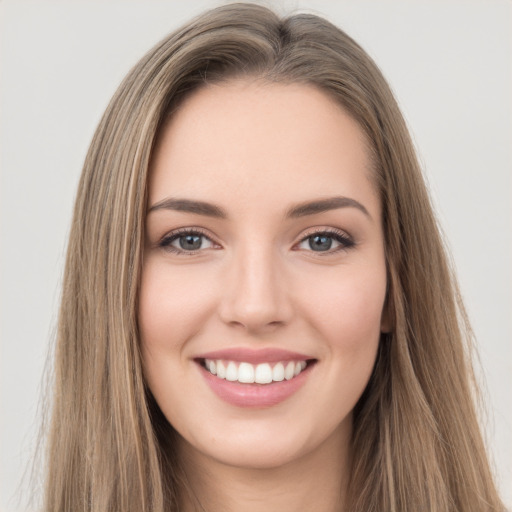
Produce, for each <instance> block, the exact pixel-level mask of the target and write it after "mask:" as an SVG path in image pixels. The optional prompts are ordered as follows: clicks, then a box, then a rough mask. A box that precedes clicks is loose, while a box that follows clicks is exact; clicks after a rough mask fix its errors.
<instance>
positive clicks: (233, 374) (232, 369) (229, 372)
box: [226, 361, 238, 382]
mask: <svg viewBox="0 0 512 512" xmlns="http://www.w3.org/2000/svg"><path fill="white" fill-rule="evenodd" d="M226 380H229V381H231V382H235V380H238V368H237V367H236V364H235V363H233V361H231V362H230V363H229V364H228V367H227V368H226Z"/></svg>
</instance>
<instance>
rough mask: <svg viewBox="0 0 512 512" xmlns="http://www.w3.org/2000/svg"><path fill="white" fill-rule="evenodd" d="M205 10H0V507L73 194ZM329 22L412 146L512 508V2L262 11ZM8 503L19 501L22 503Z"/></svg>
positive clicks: (29, 415)
mask: <svg viewBox="0 0 512 512" xmlns="http://www.w3.org/2000/svg"><path fill="white" fill-rule="evenodd" d="M218 4H219V2H217V1H215V2H213V1H211V0H210V1H208V0H203V1H195V2H184V1H167V2H162V1H151V0H145V1H127V0H122V1H103V2H100V1H92V0H87V1H81V0H75V1H73V2H68V1H65V0H62V1H58V2H56V1H48V0H38V1H32V2H26V1H23V0H11V1H6V0H4V1H2V2H0V45H1V46H0V48H1V49H0V58H1V61H0V66H1V68H0V70H1V81H0V86H1V90H0V115H1V125H0V144H1V146H0V147H1V153H0V155H1V156H0V158H1V160H0V165H1V183H0V192H1V210H0V214H1V217H0V221H1V225H0V227H1V233H0V235H1V238H0V243H1V257H2V260H1V274H0V280H1V281H0V282H1V324H0V325H1V345H0V408H1V409H0V421H1V430H0V443H1V444H0V449H1V452H0V464H1V467H0V483H1V488H0V510H1V511H3V512H14V511H18V510H22V509H23V510H25V508H23V506H22V503H23V500H24V499H26V498H27V496H28V495H29V489H28V487H27V484H26V483H21V484H20V481H22V480H21V477H22V475H23V471H24V469H25V468H26V467H27V465H29V463H30V461H31V460H32V457H33V448H34V443H35V438H36V433H37V428H38V421H39V420H38V416H37V404H38V401H39V393H40V389H41V379H42V371H43V366H44V362H45V358H46V354H47V351H48V346H49V341H50V339H51V337H52V332H53V329H54V326H55V321H56V310H57V306H58V297H59V285H60V279H61V273H62V267H63V259H64V252H65V246H66V237H67V233H68V227H69V223H70V218H71V210H72V205H73V198H74V194H75V188H76V185H77V181H78V177H79V174H80V170H81V165H82V162H83V159H84V156H85V153H86V150H87V147H88V144H89V142H90V140H91V137H92V134H93V131H94V129H95V126H96V124H97V123H98V121H99V118H100V116H101V114H102V112H103V110H104V108H105V107H106V105H107V102H108V101H109V99H110V97H111V95H112V94H113V92H114V90H115V89H116V87H117V85H118V84H119V82H120V80H121V79H122V77H123V76H124V75H125V74H126V72H127V71H128V70H129V69H130V67H131V66H132V65H133V64H134V63H135V62H136V61H137V60H138V59H139V58H140V57H141V56H142V55H143V54H144V53H145V52H146V51H147V50H148V49H149V48H150V47H151V46H152V45H153V44H155V43H156V42H157V41H158V40H159V39H161V38H162V37H163V36H165V35H166V34H167V33H168V32H170V31H172V30H174V29H175V28H176V27H177V26H179V25H180V24H181V23H183V22H184V21H186V20H187V19H189V18H190V17H191V16H192V15H195V14H197V13H199V12H200V11H202V10H204V9H205V8H207V7H211V6H213V5H218ZM266 4H267V5H271V6H275V7H276V8H277V9H278V10H279V11H280V12H281V13H289V12H291V11H294V10H296V9H298V8H301V9H306V10H309V11H313V12H317V13H320V14H324V15H326V16H327V17H328V18H329V19H330V20H331V21H333V22H334V23H335V24H337V25H338V26H340V27H341V28H343V29H344V30H346V31H347V32H348V33H349V34H350V35H352V36H353V37H354V38H355V39H356V40H357V41H358V42H359V43H360V44H362V46H363V47H364V48H365V49H366V50H367V51H368V52H369V53H370V54H371V55H372V56H373V57H374V58H375V60H376V61H377V63H378V64H379V66H380V67H381V69H382V70H383V72H384V74H385V76H386V77H387V78H388V80H389V82H390V83H391V86H392V88H393V89H394V91H395V93H396V95H397V97H398V100H399V103H400V105H401V107H402V109H403V112H404V114H405V116H406V119H407V121H408V123H409V125H410V128H411V132H412V134H413V136H414V140H415V142H416V145H417V148H418V152H419V155H420V158H421V162H422V164H423V166H424V169H425V173H426V176H427V179H428V182H429V186H430V188H431V191H432V195H433V198H434V203H435V205H436V208H437V212H438V215H439V217H440V220H441V223H442V225H443V227H444V230H445V234H446V238H447V240H448V244H449V246H450V248H451V251H452V254H453V258H454V261H455V264H456V267H457V269H458V275H459V278H460V283H461V287H462V291H463V295H464V298H465V301H466V305H467V307H468V310H469V314H470V316H471V319H472V321H473V325H474V328H475V332H476V335H477V338H478V343H479V352H480V360H481V369H480V370H479V378H480V379H481V380H482V382H484V381H485V386H484V397H485V398H486V404H487V410H488V416H487V419H484V420H483V423H484V425H485V429H486V430H485V432H486V437H487V439H488V443H489V448H490V451H491V454H492V457H493V460H494V461H495V465H496V473H497V477H498V481H499V484H500V488H501V491H502V494H503V496H504V499H505V501H506V503H507V505H508V506H511V505H512V353H511V340H512V336H511V335H512V324H511V316H512V315H511V313H512V276H511V270H512V265H511V263H512V257H511V256H512V215H511V213H512V212H511V206H510V205H511V199H512V194H511V190H512V183H511V181H512V180H511V175H512V172H511V171H512V98H511V91H512V30H511V28H512V27H511V20H512V3H511V2H510V1H509V0H481V1H468V0H464V1H462V0H460V1H453V0H448V1H447V0H444V1H440V0H439V1H435V0H428V1H427V0H425V1H420V0H405V1H395V0H393V1H391V0H375V1H373V2H372V1H368V0H359V1H358V2H355V1H336V2H335V1H323V2H322V1H316V0H310V1H304V2H303V1H299V0H296V1H288V0H283V1H276V2H271V1H268V2H266ZM20 498H21V502H20Z"/></svg>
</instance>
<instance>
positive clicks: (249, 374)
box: [238, 363, 254, 384]
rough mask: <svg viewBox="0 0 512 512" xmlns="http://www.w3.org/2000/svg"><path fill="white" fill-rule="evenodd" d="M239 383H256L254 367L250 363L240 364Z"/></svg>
mask: <svg viewBox="0 0 512 512" xmlns="http://www.w3.org/2000/svg"><path fill="white" fill-rule="evenodd" d="M238 382H243V383H246V384H251V383H253V382H254V366H253V365H252V364H249V363H240V366H239V367H238Z"/></svg>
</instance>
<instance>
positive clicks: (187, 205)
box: [148, 197, 227, 219]
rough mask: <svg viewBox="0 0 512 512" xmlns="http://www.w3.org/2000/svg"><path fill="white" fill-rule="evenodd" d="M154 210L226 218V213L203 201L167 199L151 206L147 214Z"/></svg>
mask: <svg viewBox="0 0 512 512" xmlns="http://www.w3.org/2000/svg"><path fill="white" fill-rule="evenodd" d="M156 210H175V211H178V212H188V213H195V214H197V215H206V216H207V217H215V218H217V219H226V218H227V214H226V212H225V211H224V210H223V209H222V208H220V207H219V206H216V205H214V204H211V203H207V202H205V201H196V200H191V199H175V198H172V197H169V198H167V199H163V200H162V201H159V202H158V203H155V204H154V205H153V206H151V207H150V208H149V210H148V213H151V212H153V211H156Z"/></svg>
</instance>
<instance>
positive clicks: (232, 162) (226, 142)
mask: <svg viewBox="0 0 512 512" xmlns="http://www.w3.org/2000/svg"><path fill="white" fill-rule="evenodd" d="M367 147H368V145H367V142H366V138H365V135H364V133H363V131H362V130H361V128H360V127H359V125H358V123H357V122H356V121H355V120H354V119H353V118H352V117H351V116H350V115H349V114H348V113H347V112H346V111H345V110H344V109H343V108H342V107H341V106H340V105H339V104H338V103H337V102H336V101H335V100H334V99H332V98H331V97H330V96H328V95H327V94H326V93H324V92H322V91H321V90H319V89H318V88H316V87H314V86H311V85H305V84H275V83H274V84H269V83H264V82H255V81H252V82H250V81H247V80H237V81H230V82H226V83H221V84H216V85H208V86H205V87H203V88H201V89H199V90H198V91H196V92H194V93H193V94H192V95H191V96H190V97H188V98H187V99H186V100H185V101H184V102H183V103H182V104H181V105H180V107H179V109H178V110H177V111H176V112H175V113H174V115H173V116H172V118H170V120H169V121H168V122H167V124H166V125H165V126H164V128H163V129H162V132H161V133H160V136H159V139H158V143H157V145H156V147H155V151H154V155H153V159H152V165H151V169H150V183H149V196H150V202H155V201H159V200H161V199H163V198H164V197H165V196H169V195H180V196H181V195H184V194H185V195H192V196H194V198H197V199H205V200H210V201H211V200H215V199H218V200H219V201H229V200H230V199H231V200H233V194H237V195H238V196H239V195H241V194H245V198H246V200H247V201H249V200H251V199H254V200H258V199H259V200H261V199H262V198H265V199H266V200H267V199H270V198H271V197H273V198H274V199H275V200H276V201H278V202H279V201H280V200H281V201H286V200H287V199H290V201H305V200H308V199H309V198H310V197H311V196H312V195H315V196H318V197H322V196H333V195H338V194H339V195H348V194H350V195H351V196H353V197H354V196H355V197H354V198H355V199H357V196H361V195H369V194H372V193H373V196H374V197H373V198H372V201H374V202H375V201H376V197H375V194H374V190H373V188H374V187H373V183H372V179H371V177H372V170H371V159H370V157H369V151H368V149H367ZM376 206H377V205H376Z"/></svg>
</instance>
